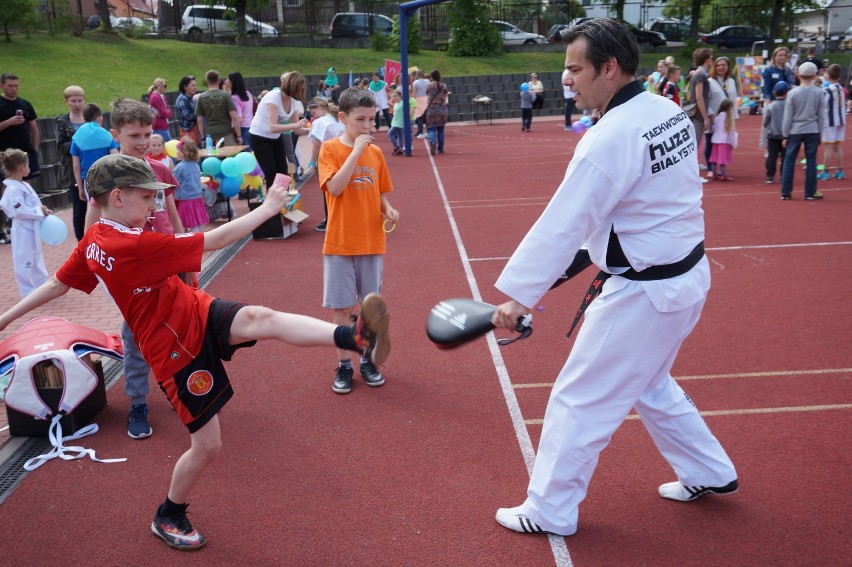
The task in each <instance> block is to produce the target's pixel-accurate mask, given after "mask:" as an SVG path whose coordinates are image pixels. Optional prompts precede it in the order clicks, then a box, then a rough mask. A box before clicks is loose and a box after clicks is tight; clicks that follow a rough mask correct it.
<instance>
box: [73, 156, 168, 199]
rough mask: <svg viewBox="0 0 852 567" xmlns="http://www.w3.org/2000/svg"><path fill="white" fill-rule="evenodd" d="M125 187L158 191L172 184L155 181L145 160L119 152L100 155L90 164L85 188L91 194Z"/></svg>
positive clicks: (151, 170) (152, 171)
mask: <svg viewBox="0 0 852 567" xmlns="http://www.w3.org/2000/svg"><path fill="white" fill-rule="evenodd" d="M127 187H138V188H140V189H150V190H152V191H158V190H160V189H171V188H172V187H174V185H170V184H168V183H160V182H159V181H157V178H156V177H155V176H154V170H153V169H151V166H150V165H148V162H146V161H145V160H143V159H139V158H135V157H130V156H125V155H121V154H110V155H108V156H104V157H102V158H101V159H99V160H98V161H96V162H95V163H93V164H92V167H90V168H89V173H88V174H87V175H86V189H87V190H88V191H89V195H92V196H95V195H101V194H103V193H109V192H110V191H112V190H113V189H124V188H127Z"/></svg>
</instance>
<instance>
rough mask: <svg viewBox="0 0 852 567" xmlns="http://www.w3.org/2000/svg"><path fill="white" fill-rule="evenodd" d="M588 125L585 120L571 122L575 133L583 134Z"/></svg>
mask: <svg viewBox="0 0 852 567" xmlns="http://www.w3.org/2000/svg"><path fill="white" fill-rule="evenodd" d="M588 127H589V126H588V125H587V124H586V123H585V122H582V121H580V120H577V121H576V122H574V123H573V124H571V131H572V132H574V133H575V134H582V133H583V130H585V129H586V128H588Z"/></svg>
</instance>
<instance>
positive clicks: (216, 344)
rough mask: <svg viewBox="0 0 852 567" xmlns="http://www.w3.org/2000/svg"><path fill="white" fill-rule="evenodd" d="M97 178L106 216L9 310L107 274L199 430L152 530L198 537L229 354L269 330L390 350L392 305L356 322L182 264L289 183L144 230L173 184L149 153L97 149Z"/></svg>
mask: <svg viewBox="0 0 852 567" xmlns="http://www.w3.org/2000/svg"><path fill="white" fill-rule="evenodd" d="M87 180H88V190H89V194H90V195H92V196H93V197H94V198H95V199H96V200H97V201H98V204H99V205H100V208H101V215H102V216H101V219H100V221H99V222H98V223H97V224H96V225H94V226H93V227H92V228H91V229H90V230H88V231H86V234H85V236H84V237H83V240H81V241H80V242H79V243H78V245H77V248H76V249H75V250H74V252H73V253H72V254H71V257H70V258H69V259H68V260H67V261H66V262H65V264H63V266H62V267H61V268H60V269H59V271H58V272H57V273H56V275H54V276H52V277H51V278H50V279H49V280H48V281H47V282H46V283H45V284H43V285H42V286H40V287H38V288H37V289H36V290H35V291H33V292H32V293H31V294H30V295H28V296H27V297H26V298H25V299H24V300H22V301H20V302H19V303H18V304H17V305H15V306H14V307H12V308H11V309H9V310H8V311H7V312H6V313H4V314H3V315H0V331H2V330H3V329H5V328H6V327H7V326H8V325H9V323H11V322H12V321H14V320H15V319H17V318H18V317H21V316H22V315H24V314H26V313H28V312H29V311H31V310H32V309H35V308H36V307H39V306H41V305H43V304H45V303H47V302H49V301H51V300H53V299H56V298H58V297H60V296H62V295H64V294H65V293H67V292H68V290H69V289H70V288H72V287H74V288H76V289H79V290H81V291H84V292H86V293H91V292H92V290H94V289H95V287H97V285H98V283H100V282H102V283H103V284H104V286H105V287H106V288H107V291H108V292H109V294H110V296H111V297H112V299H113V300H114V302H115V303H116V305H118V308H119V309H120V310H121V313H122V315H123V316H124V318H125V320H126V321H127V322H128V324H129V325H130V328H131V329H132V331H133V333H134V335H135V337H136V340H137V341H138V344H139V349H140V350H141V351H142V354H143V356H144V357H145V359H146V360H147V361H148V363H150V365H151V367H152V369H153V370H154V375H155V376H156V378H157V381H158V383H159V384H160V387H161V389H162V390H163V391H164V392H165V394H166V396H167V397H168V398H169V401H170V402H171V404H172V406H173V407H174V408H175V410H176V411H177V413H178V416H180V418H181V420H182V421H183V423H184V424H185V425H186V426H187V428H188V429H189V432H190V438H191V446H190V448H189V450H188V451H187V452H186V453H184V454H183V455H182V456H181V457H180V458H179V459H178V461H177V464H176V465H175V469H174V472H173V473H172V479H171V485H170V487H169V492H168V496H167V497H166V500H165V501H164V502H163V504H162V505H160V507H159V508H158V509H157V512H156V514H155V516H154V521H153V523H152V524H151V530H152V531H153V532H154V533H155V534H156V535H157V536H159V537H161V538H162V539H163V540H165V542H166V543H167V544H169V545H170V546H172V547H174V548H177V549H181V550H191V549H198V548H200V547H202V546H203V545H204V544H205V539H204V537H203V536H202V535H201V534H200V533H198V532H197V531H196V530H194V529H193V528H192V525H191V524H190V523H189V520H188V519H187V517H186V507H187V503H186V501H187V499H188V497H189V494H190V493H191V491H192V488H193V487H194V486H195V485H196V484H197V483H198V481H199V480H200V479H201V476H202V474H203V472H204V470H205V469H206V468H207V466H208V465H210V463H211V462H212V461H213V460H214V459H215V457H216V455H217V454H218V452H219V450H220V449H221V446H222V440H221V434H220V430H219V419H218V416H217V413H218V411H219V410H220V409H221V408H222V407H223V406H224V405H225V403H227V401H228V400H229V399H230V397H231V396H232V394H233V390H232V388H231V385H230V383H229V381H228V375H227V373H226V372H225V369H224V367H223V365H222V360H230V359H231V356H232V354H233V353H234V351H235V350H236V349H238V348H242V347H248V346H252V345H254V344H255V342H256V341H257V340H259V339H277V340H280V341H282V342H285V343H288V344H291V345H295V346H302V347H307V346H328V347H337V348H342V349H348V350H352V351H356V352H360V353H362V354H365V355H366V356H368V357H369V358H370V359H371V360H372V361H373V362H375V363H376V364H381V363H383V362H384V361H385V359H387V356H388V354H389V350H390V346H389V342H388V340H387V336H386V335H387V331H388V323H389V315H388V312H387V306H386V305H385V303H384V300H383V299H382V298H381V297H380V296H379V295H378V294H371V295H369V296H367V297H365V298H364V300H363V301H362V303H361V317H360V318H359V320H358V322H357V323H356V324H354V325H352V326H351V327H349V326H343V325H340V326H338V325H334V324H332V323H328V322H325V321H320V320H319V319H314V318H311V317H306V316H304V315H295V314H290V313H282V312H278V311H273V310H271V309H268V308H266V307H259V306H249V305H244V304H241V303H234V302H229V301H223V300H220V299H216V298H213V297H211V296H209V295H207V294H206V293H205V292H203V291H201V290H199V289H196V288H192V287H189V286H187V285H186V284H184V283H183V281H182V280H181V279H180V278H179V277H178V276H177V274H178V273H181V272H188V271H199V270H200V268H201V256H202V252H204V251H205V250H218V249H220V248H223V247H225V246H228V245H229V244H231V243H233V242H236V241H237V240H239V239H240V238H242V237H243V236H245V235H247V234H249V233H250V232H251V231H252V230H254V229H255V228H257V227H258V226H259V225H260V224H261V223H263V222H264V221H266V220H267V219H268V218H270V217H272V216H273V215H276V214H279V211H280V209H281V207H282V206H284V205H285V204H286V203H287V200H288V196H287V187H286V186H278V185H273V187H272V188H271V189H270V190H269V193H268V194H267V196H266V200H265V201H264V202H263V204H262V205H261V206H260V207H259V208H257V209H256V210H254V211H252V212H250V213H249V214H247V215H245V216H243V217H240V218H238V219H236V220H233V221H231V222H229V223H227V224H224V225H222V226H220V227H218V228H216V229H214V230H211V231H209V232H206V233H183V234H159V233H156V232H146V231H143V230H142V227H143V226H144V224H145V222H146V221H147V219H148V217H149V216H150V214H151V212H152V211H153V210H154V207H155V204H154V196H155V194H156V192H157V191H161V190H165V189H168V188H169V187H170V186H169V185H168V184H165V183H161V182H159V181H157V180H156V178H155V177H154V172H153V171H152V170H151V168H150V166H148V165H147V164H146V163H145V162H144V161H143V160H140V159H138V158H133V157H130V156H125V155H121V154H112V155H109V156H106V157H103V158H101V159H99V160H98V161H96V162H95V163H94V164H93V165H92V167H91V169H90V170H89V174H88V179H87Z"/></svg>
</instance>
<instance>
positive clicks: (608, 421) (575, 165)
mask: <svg viewBox="0 0 852 567" xmlns="http://www.w3.org/2000/svg"><path fill="white" fill-rule="evenodd" d="M564 39H565V42H566V43H567V44H568V47H567V50H566V61H565V66H566V68H567V69H568V70H569V73H568V76H567V77H566V79H565V84H566V85H568V86H570V87H571V90H573V91H574V92H575V93H576V94H575V98H574V100H575V102H576V104H577V106H578V108H580V109H589V110H591V109H595V108H597V109H600V110H601V111H602V113H603V116H602V118H601V119H600V121H599V122H598V123H597V124H596V125H595V126H594V127H593V128H591V129H590V130H589V131H588V132H587V133H586V134H585V136H583V139H582V140H581V141H580V143H579V144H578V145H577V149H576V150H575V152H574V158H573V159H572V160H571V163H570V164H569V165H568V170H567V172H566V174H565V178H564V179H563V180H562V184H561V185H560V187H559V189H558V190H557V191H556V193H555V195H554V196H553V199H552V200H551V202H550V204H549V205H548V206H547V208H546V209H545V211H544V213H542V215H541V217H540V218H539V219H538V221H536V223H535V224H534V225H533V227H532V228H531V229H530V231H529V233H527V235H526V237H525V238H524V240H523V242H521V244H520V246H519V247H518V249H517V250H516V251H515V253H514V254H513V255H512V257H511V259H510V260H509V262H508V264H507V265H506V267H505V269H504V270H503V273H502V274H501V275H500V277H499V279H498V280H497V283H496V287H497V288H498V289H499V290H500V291H502V292H503V293H505V294H506V295H507V296H508V297H510V298H511V300H510V301H508V302H506V303H504V304H502V305H500V306H499V307H498V310H497V313H496V314H495V316H494V318H493V322H494V324H495V325H496V326H498V327H502V328H508V329H512V328H514V325H515V322H516V321H517V319H518V317H520V316H522V315H525V314H526V313H528V312H529V310H530V309H531V308H532V307H533V306H535V305H536V303H538V301H539V300H540V299H541V297H542V296H543V295H544V293H545V292H546V291H547V290H548V289H549V288H550V286H551V285H552V284H553V282H554V281H556V279H557V278H558V277H559V276H560V275H561V274H562V272H563V271H564V270H565V268H566V267H567V266H568V265H569V264H570V263H571V261H572V260H573V258H574V256H575V254H576V252H577V251H578V249H580V247H581V246H582V245H583V244H584V243H587V245H588V249H589V255H590V256H591V259H592V261H593V262H594V264H595V265H596V266H598V267H599V268H601V269H602V270H603V271H604V272H606V273H602V274H600V275H599V277H598V278H597V279H596V284H597V285H596V286H594V290H590V292H591V293H590V295H591V297H592V298H594V295H595V294H596V292H600V296H599V297H598V298H597V299H595V300H594V302H593V303H591V305H590V306H588V310H587V311H586V313H585V323H584V324H583V326H582V328H581V330H580V332H579V334H578V336H577V340H576V343H575V344H574V348H573V349H572V352H571V354H570V356H569V357H568V360H567V362H566V363H565V366H564V368H563V369H562V371H561V372H560V374H559V376H558V378H557V380H556V383H555V385H554V387H553V391H552V392H551V395H550V401H549V402H548V405H547V411H546V413H545V416H544V424H543V429H542V434H541V441H540V444H539V448H538V453H537V455H536V460H535V465H534V468H533V473H532V477H531V478H530V484H529V488H528V490H527V499H526V501H525V502H524V503H523V504H522V505H520V506H518V507H515V508H501V509H499V510H498V511H497V521H498V522H499V523H500V524H501V525H503V526H505V527H507V528H509V529H511V530H514V531H517V532H527V533H529V532H551V533H555V534H559V535H566V536H567V535H572V534H573V533H574V532H576V530H577V515H578V505H579V504H580V502H581V501H582V500H583V499H584V498H585V495H586V489H587V487H588V485H589V481H590V479H591V476H592V473H593V472H594V469H595V465H596V464H597V461H598V456H599V454H600V452H601V451H602V450H603V449H604V447H605V446H606V445H607V443H608V442H609V440H610V438H611V437H612V434H613V433H614V432H615V430H616V429H617V428H618V427H619V425H621V423H622V422H623V421H624V419H625V417H626V416H627V414H628V412H629V411H630V409H631V408H636V411H637V412H638V413H639V416H640V417H641V418H642V423H643V424H644V425H645V427H646V428H647V429H648V432H649V433H650V435H651V437H652V438H653V440H654V442H655V443H656V445H657V448H658V449H659V450H660V452H661V453H662V454H663V456H664V457H665V458H666V460H667V461H668V462H669V464H670V465H671V466H672V468H673V469H674V471H675V473H676V474H677V477H678V481H677V482H671V483H668V484H663V485H662V486H660V487H659V493H660V495H661V496H663V497H665V498H670V499H673V500H680V501H687V500H694V499H696V498H698V497H700V496H703V495H704V494H707V493H715V494H731V493H733V492H735V491H736V490H737V480H736V478H737V474H736V471H735V469H734V466H733V464H732V463H731V460H730V459H729V458H728V456H727V454H726V453H725V451H724V449H723V448H722V446H721V445H720V444H719V442H718V441H717V440H716V438H715V437H714V436H713V434H712V433H711V432H710V430H709V429H708V427H707V425H706V424H705V423H704V420H703V419H702V418H701V416H700V415H699V413H698V410H697V409H696V408H695V406H694V405H693V404H692V402H691V401H690V399H689V397H687V395H686V394H685V393H684V391H683V390H682V389H681V388H680V387H679V386H678V385H677V383H676V382H675V381H674V379H672V377H671V374H669V371H670V369H671V367H672V364H673V363H674V360H675V356H676V355H677V352H678V349H679V348H680V345H681V343H682V342H683V341H684V339H686V337H687V336H688V335H689V333H690V332H691V331H692V329H693V327H694V326H695V324H696V323H697V321H698V318H699V316H700V314H701V308H702V306H703V305H704V300H705V297H706V294H707V291H708V290H709V288H710V268H709V263H708V261H707V259H706V257H705V256H704V248H703V240H704V220H703V216H704V213H703V211H702V209H701V195H702V189H701V187H702V186H701V181H700V177H699V173H698V160H697V159H696V147H697V144H696V141H697V140H696V133H695V131H694V129H693V126H692V123H691V122H690V120H689V118H688V117H687V116H686V114H684V113H683V111H682V110H681V109H680V107H678V106H677V105H676V104H674V103H673V102H672V101H670V100H668V99H666V98H664V97H661V96H657V95H654V94H651V93H648V92H645V91H644V90H643V89H642V84H641V83H640V82H638V81H635V80H634V74H635V72H636V67H637V65H638V60H639V50H638V46H637V45H636V42H635V41H634V40H633V38H632V36H631V35H630V33H629V32H627V31H626V30H625V29H624V27H623V26H621V25H620V24H618V23H617V22H615V21H614V20H609V19H595V20H590V21H588V22H585V23H583V24H580V25H579V26H576V27H574V28H571V29H570V30H568V31H567V33H566V35H565V36H564ZM554 242H557V243H559V246H553V243H554ZM610 274H614V275H612V276H611V277H609V275H610ZM607 278H608V279H607ZM604 281H605V284H604V285H602V286H601V285H600V284H602V283H603V282H604ZM575 323H576V321H575Z"/></svg>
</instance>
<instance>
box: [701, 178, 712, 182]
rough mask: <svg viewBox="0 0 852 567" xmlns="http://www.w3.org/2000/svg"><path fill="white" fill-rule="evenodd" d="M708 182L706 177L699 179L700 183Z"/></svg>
mask: <svg viewBox="0 0 852 567" xmlns="http://www.w3.org/2000/svg"><path fill="white" fill-rule="evenodd" d="M708 181H710V180H709V179H707V178H706V177H702V178H701V183H707V182H708Z"/></svg>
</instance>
